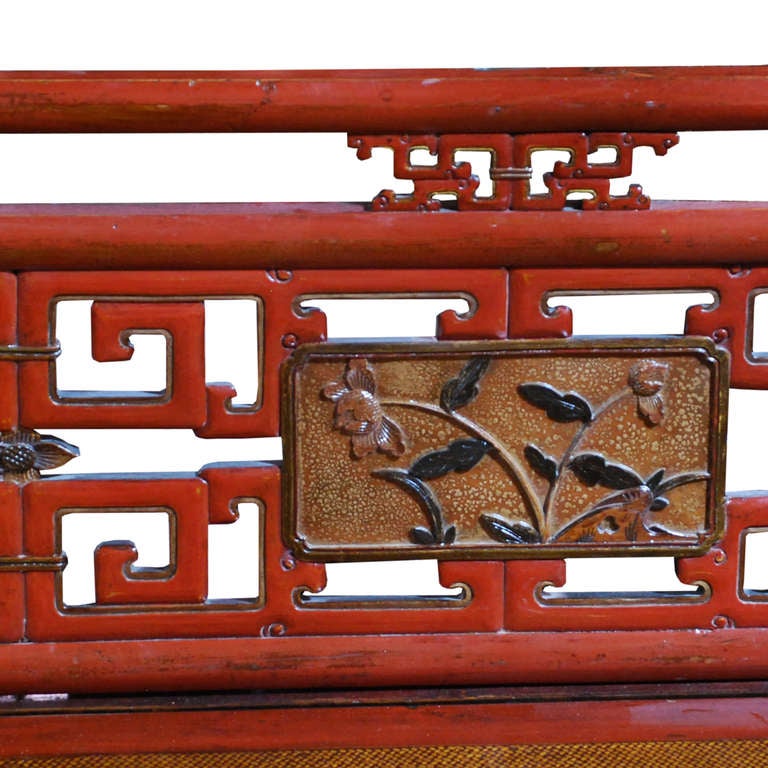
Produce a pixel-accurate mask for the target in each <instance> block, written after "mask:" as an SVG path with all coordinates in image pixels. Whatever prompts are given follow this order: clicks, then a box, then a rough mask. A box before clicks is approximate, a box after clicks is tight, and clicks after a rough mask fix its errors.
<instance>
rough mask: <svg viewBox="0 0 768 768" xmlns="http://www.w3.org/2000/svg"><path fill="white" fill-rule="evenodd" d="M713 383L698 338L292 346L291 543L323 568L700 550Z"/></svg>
mask: <svg viewBox="0 0 768 768" xmlns="http://www.w3.org/2000/svg"><path fill="white" fill-rule="evenodd" d="M726 372H727V361H726V358H725V356H724V355H723V354H722V353H717V352H716V350H715V348H714V347H713V346H712V345H711V344H707V343H706V341H705V340H703V339H700V340H696V339H691V340H687V341H686V342H682V341H678V342H669V343H667V344H663V345H662V344H660V343H659V342H654V341H653V340H650V339H648V340H645V341H635V342H618V343H613V344H611V343H609V342H606V341H600V342H597V341H593V342H590V343H589V344H588V345H585V344H583V343H582V344H562V343H559V344H558V343H556V342H546V343H538V344H536V343H532V342H527V343H519V344H512V343H498V344H495V345H490V344H483V343H476V344H475V343H469V344H461V345H460V344H451V345H440V344H436V345H431V346H424V345H421V346H418V345H409V344H404V345H390V346H389V347H383V346H378V347H371V346H370V345H368V346H362V345H347V346H346V347H339V346H327V345H326V346H322V347H317V346H315V347H307V348H304V349H302V350H301V351H300V353H299V354H298V355H297V356H294V358H293V359H292V362H291V366H290V368H289V369H288V373H287V376H286V379H285V395H286V398H287V400H286V403H285V411H284V413H285V417H286V419H285V427H286V429H287V430H288V434H287V437H288V439H289V440H290V451H289V453H288V455H287V457H286V458H287V473H286V478H287V479H286V488H287V489H288V493H289V501H288V507H287V510H286V525H287V535H289V536H290V537H291V539H292V540H293V541H294V542H295V546H296V547H297V548H298V550H299V551H300V552H302V553H303V554H307V555H309V556H311V557H313V558H322V559H327V558H344V559H348V558H350V557H355V558H371V557H377V558H378V557H384V556H396V557H413V556H430V557H435V556H437V557H449V558H450V557H464V558H472V557H482V558H485V557H490V558H509V557H511V558H514V557H521V556H523V557H537V556H538V557H541V556H550V557H551V556H557V555H561V556H562V555H566V554H567V555H573V554H576V555H587V554H596V553H601V552H602V553H608V552H616V553H617V554H626V553H633V552H640V551H643V550H650V551H655V552H664V551H668V552H672V553H676V554H680V553H682V552H685V551H688V552H695V551H701V550H703V549H705V548H707V547H708V546H709V545H710V544H711V543H712V542H713V541H714V540H715V539H716V536H717V533H718V531H719V530H720V528H721V527H722V517H721V512H722V510H721V502H720V499H721V498H722V488H723V469H724V467H723V461H722V453H723V450H724V447H723V440H724V432H723V428H724V425H725V406H726V399H725V397H726V393H725V390H724V388H723V387H724V384H725V382H726V378H725V375H726Z"/></svg>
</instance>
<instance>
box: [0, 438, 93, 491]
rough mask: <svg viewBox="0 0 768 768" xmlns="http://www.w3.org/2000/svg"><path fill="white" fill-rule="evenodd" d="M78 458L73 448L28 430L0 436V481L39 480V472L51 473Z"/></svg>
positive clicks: (76, 448)
mask: <svg viewBox="0 0 768 768" xmlns="http://www.w3.org/2000/svg"><path fill="white" fill-rule="evenodd" d="M79 455H80V449H79V448H78V447H77V446H76V445H72V444H71V443H68V442H66V441H65V440H60V439H59V438H58V437H53V436H52V435H39V434H38V433H37V432H34V431H33V430H30V429H20V430H18V431H14V432H0V477H1V478H2V479H3V480H7V481H10V482H13V483H26V482H27V481H29V480H33V479H34V478H36V477H39V476H40V470H41V469H53V468H54V467H60V466H61V465H62V464H66V463H67V462H68V461H69V460H70V459H74V458H75V457H77V456H79Z"/></svg>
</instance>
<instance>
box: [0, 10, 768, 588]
mask: <svg viewBox="0 0 768 768" xmlns="http://www.w3.org/2000/svg"><path fill="white" fill-rule="evenodd" d="M708 8H711V10H707V9H708ZM757 8H759V6H758V5H757V4H755V3H747V2H730V3H728V4H727V5H724V4H711V5H709V6H708V5H705V4H702V3H692V2H690V3H689V2H677V3H671V2H668V1H667V2H657V1H654V0H652V1H651V2H644V3H605V4H602V5H601V4H595V3H581V4H580V3H576V2H543V3H529V4H523V3H516V2H511V1H508V2H504V3H491V2H482V1H479V2H473V3H454V2H442V3H434V2H430V3H388V4H381V3H362V2H359V1H358V2H354V3H352V2H312V3H298V2H281V3H277V2H272V3H267V2H255V1H254V2H232V1H230V2H228V1H226V0H220V1H219V2H216V3H213V2H194V1H191V0H186V1H185V2H178V1H176V0H165V1H163V0H153V1H152V2H148V1H147V0H134V1H133V2H130V3H128V2H105V1H104V0H101V1H100V2H83V1H82V0H69V1H68V2H52V1H51V2H34V1H33V0H28V1H26V2H11V0H2V1H1V2H0V69H3V70H24V69H36V70H44V69H73V70H95V69H113V70H121V69H169V70H170V69H173V70H195V69H217V70H221V69H250V70H266V69H302V68H307V69H322V68H399V67H523V66H621V65H638V66H639V65H696V64H723V65H725V64H763V63H765V61H766V56H765V53H764V51H765V36H764V19H763V18H762V14H759V12H758V11H757V10H756V9H757ZM469 128H471V126H470V127H469ZM765 139H766V136H765V135H764V134H758V133H753V134H738V135H736V136H730V137H724V136H722V135H715V134H707V135H685V136H683V139H682V141H681V144H680V146H678V147H676V148H674V149H673V150H672V151H671V152H670V154H669V155H668V156H667V157H664V158H655V157H652V156H650V155H649V154H648V153H643V152H639V153H638V164H637V166H636V173H635V175H634V177H633V179H632V180H633V181H639V182H641V183H642V184H643V185H644V188H645V191H646V192H647V193H648V194H649V195H650V196H651V197H652V198H655V199H663V198H667V199H766V194H767V193H766V189H765V182H764V173H763V166H764V164H765V160H764V158H765V149H764V147H765ZM309 157H311V158H312V160H311V162H308V160H307V159H308V158H309ZM625 183H626V182H622V186H623V185H624V184H625ZM393 185H394V181H393V179H392V178H391V170H390V166H389V163H388V160H387V158H386V157H384V156H383V155H382V154H381V153H379V155H378V156H377V157H375V158H374V159H373V160H369V161H366V162H365V163H360V162H359V161H357V160H356V158H355V156H354V152H353V151H352V150H349V149H347V148H346V145H345V140H344V137H343V136H342V135H340V134H338V135H325V136H316V137H304V138H302V139H301V140H299V139H297V137H295V136H279V135H278V136H268V137H260V136H248V135H222V134H220V135H211V136H195V135H192V136H190V135H185V136H152V137H146V136H68V137H61V136H0V202H84V201H88V202H99V201H109V202H134V201H146V202H152V201H227V200H236V201H244V200H291V199H304V200H323V199H326V200H363V199H369V198H371V197H372V196H373V195H374V194H375V193H376V192H378V190H379V189H381V188H382V187H386V186H393ZM620 190H621V186H620V187H618V188H617V191H620ZM687 303H688V302H686V301H683V302H682V303H678V305H677V307H676V308H672V309H671V310H670V313H671V314H670V315H669V316H667V315H663V314H662V313H661V311H660V305H659V303H658V301H657V300H655V299H654V300H653V303H650V304H649V303H647V302H646V303H645V304H642V305H640V306H638V307H637V308H636V309H635V310H634V313H633V314H628V313H627V312H626V310H627V307H628V305H627V303H626V300H622V304H621V309H622V311H621V315H622V317H628V318H629V319H628V322H629V323H630V325H629V326H628V327H627V328H624V329H618V328H617V327H616V326H615V323H614V320H615V317H612V318H611V322H610V328H611V331H612V332H618V331H619V330H624V331H626V332H643V333H649V332H680V330H681V329H682V313H683V308H684V307H685V306H687ZM76 310H77V308H73V311H76ZM211 310H212V311H214V310H215V308H213V307H212V308H211ZM246 311H247V308H246ZM377 311H381V310H377ZM608 311H609V310H606V309H604V308H602V307H596V305H590V306H588V307H581V308H577V309H576V320H577V323H578V324H579V325H578V327H579V328H580V329H581V330H582V332H595V331H596V332H600V331H601V330H602V331H603V332H605V331H607V328H606V319H605V318H606V317H607V312H608ZM334 312H335V310H334ZM355 312H356V315H355V320H354V323H355V325H356V326H359V324H360V322H361V320H360V310H359V309H356V310H355ZM397 314H398V315H399V316H401V317H403V318H408V319H407V322H406V323H405V326H404V330H403V331H402V333H403V334H405V335H408V334H415V335H428V334H429V333H430V332H431V331H430V328H431V324H432V317H433V316H434V314H435V310H434V308H432V309H429V310H428V311H426V312H423V313H422V315H421V320H420V321H419V322H421V323H422V325H421V326H420V327H419V328H417V329H416V330H414V328H415V326H414V325H413V323H414V322H415V321H414V320H413V319H412V318H410V316H408V315H407V314H406V313H403V312H402V311H398V313H397ZM381 316H382V315H376V314H375V312H374V310H370V317H371V318H372V325H371V326H370V327H371V328H372V329H373V330H372V331H370V332H374V331H375V329H376V326H377V319H376V318H377V317H379V318H380V317H381ZM330 320H331V322H332V323H333V324H334V327H338V328H339V330H333V329H332V333H333V334H334V335H344V334H345V332H346V331H345V327H344V323H345V321H344V320H343V318H341V317H340V316H338V318H337V316H336V315H335V314H333V313H332V315H331V317H330ZM651 321H654V322H656V321H658V326H649V325H648V323H649V322H651ZM237 322H238V323H239V324H240V325H241V326H243V327H245V325H243V323H244V322H246V321H237ZM225 323H226V319H225ZM337 323H338V324H339V325H337ZM766 325H768V323H766ZM230 327H231V326H230ZM86 333H87V331H83V330H82V327H81V325H78V324H77V322H76V321H73V324H72V325H71V327H70V330H69V331H67V330H66V328H64V327H62V328H61V329H60V335H61V336H62V341H63V342H64V347H65V356H64V357H63V358H62V365H64V364H65V361H69V360H72V361H73V362H72V363H71V364H70V365H71V368H70V370H71V371H73V373H72V375H73V376H74V377H75V379H76V378H77V376H78V375H79V376H80V378H81V380H82V382H90V386H93V378H92V377H93V376H94V375H95V372H88V371H86V370H85V369H84V368H83V366H84V365H85V363H84V362H82V361H80V362H77V357H76V356H77V354H78V352H77V345H78V339H80V340H82V339H83V338H86V336H85V334H86ZM223 333H225V334H226V329H225V331H223ZM366 333H368V331H366ZM387 333H388V335H391V334H392V328H391V327H388V328H387ZM65 337H66V338H65ZM756 339H757V342H756V348H758V349H765V350H768V338H766V336H763V335H761V332H760V328H759V327H758V328H757V329H756ZM136 347H137V352H136V358H135V359H134V361H132V362H131V363H129V364H124V365H125V367H129V368H131V369H132V370H135V369H136V368H139V367H141V365H140V363H141V359H140V356H141V355H144V354H146V355H149V356H151V355H152V354H158V353H159V350H158V349H157V348H156V346H155V348H154V351H153V340H152V339H150V338H148V337H144V338H142V339H138V340H137V344H136ZM211 347H212V348H213V347H218V348H219V350H221V349H224V350H226V345H225V344H222V343H221V342H220V343H218V344H211ZM87 352H88V351H87V348H86V349H85V351H84V352H82V354H84V355H86V356H87ZM148 359H149V358H148ZM209 365H210V370H211V371H212V372H214V371H215V373H212V375H211V378H229V379H233V378H236V377H245V378H244V379H243V382H245V379H247V378H248V377H252V376H253V373H254V370H253V367H252V366H251V367H248V366H246V368H247V369H246V370H245V372H243V371H240V370H233V369H232V360H231V359H228V357H227V355H226V354H225V355H224V356H223V359H221V360H219V361H218V362H215V361H211V360H209ZM157 366H158V362H157V359H155V361H154V362H151V361H150V363H149V368H150V371H151V370H152V368H153V367H154V368H155V370H156V369H157ZM78 371H80V373H79V374H78ZM115 375H116V376H117V379H118V381H119V382H120V385H122V386H126V382H127V376H128V374H127V373H125V372H124V371H123V369H120V370H119V371H118V372H117V373H116V374H115ZM82 382H81V383H82ZM145 383H146V382H144V381H140V382H138V383H137V384H136V386H144V385H145ZM76 385H77V384H76V383H75V384H73V385H72V386H76ZM120 385H118V386H120ZM86 386H87V384H86ZM243 386H245V383H243ZM765 403H766V398H765V397H764V395H763V393H737V395H736V396H735V397H734V398H733V400H732V403H731V415H732V419H731V423H732V427H731V433H730V436H729V464H728V482H729V487H730V488H732V489H747V488H763V487H765V486H766V485H768V483H766V481H765V479H764V477H763V467H762V463H763V462H762V459H761V453H762V452H761V451H760V450H759V447H757V445H756V443H755V436H756V435H759V434H765V427H766V426H768V425H767V424H765V423H764V422H765V420H766V417H765V416H764V414H766V413H768V408H766V407H765ZM30 426H36V427H40V428H44V427H45V425H30ZM57 434H59V435H60V436H62V437H65V438H68V439H72V440H73V442H76V443H77V444H79V445H80V447H81V449H82V451H83V458H82V459H79V460H77V462H72V463H71V464H70V465H68V468H67V469H68V470H69V469H70V468H71V470H72V471H79V472H85V471H143V470H152V469H155V470H181V469H185V470H192V471H194V470H195V469H197V468H198V467H199V466H200V465H201V464H202V463H204V462H205V461H211V460H221V459H236V458H251V459H253V458H262V457H265V458H273V457H275V456H276V455H277V454H278V453H279V445H277V444H276V442H275V441H271V442H268V443H266V444H259V445H254V444H253V443H252V441H247V442H243V441H241V442H239V443H238V442H237V441H235V442H234V443H233V442H231V441H230V442H228V443H226V444H224V445H220V444H215V445H214V444H211V443H208V444H206V445H203V446H202V447H201V446H196V445H194V443H195V441H194V440H192V439H191V438H190V436H189V435H188V434H183V435H182V434H166V435H163V436H160V435H156V434H153V435H150V436H147V435H143V436H139V442H138V443H133V444H132V446H133V447H130V448H129V449H128V450H127V451H121V450H119V449H118V448H117V444H118V442H120V443H125V442H126V438H125V437H124V436H120V435H114V434H111V433H106V432H96V433H94V432H93V431H91V432H89V433H86V432H80V433H79V434H75V433H74V432H72V433H65V432H64V431H62V430H58V431H57ZM198 442H199V441H198ZM129 445H131V444H130V443H129ZM246 517H247V515H244V518H243V523H245V518H246ZM78 525H80V528H81V529H83V530H84V528H88V527H90V528H91V534H90V535H89V536H90V538H88V540H87V542H86V547H85V549H84V550H81V551H80V552H79V553H78V554H77V555H75V547H76V544H75V539H74V537H75V536H76V535H78V536H79V535H82V533H83V530H80V531H79V532H77V533H76V532H75V526H73V529H72V532H71V534H70V541H71V544H67V549H68V553H69V554H70V558H71V560H72V563H73V565H72V568H71V569H70V570H71V572H74V568H75V562H76V561H77V562H79V563H81V564H82V567H83V569H84V572H87V571H88V568H89V564H90V554H89V553H90V551H91V550H92V547H93V545H94V543H95V542H97V541H100V540H102V539H103V537H105V536H106V537H107V538H109V537H115V536H119V537H121V538H124V537H131V538H135V539H136V540H137V542H138V543H139V547H140V551H141V553H142V556H143V557H144V558H145V560H144V562H145V563H146V564H158V565H159V564H161V563H162V560H163V558H164V557H167V542H163V536H162V535H160V536H158V535H157V534H156V533H155V532H153V531H152V530H151V529H145V530H144V531H143V532H142V531H139V530H134V528H130V530H127V531H123V530H122V529H121V530H120V531H118V532H111V530H110V532H105V533H103V534H102V533H101V532H95V533H94V532H93V526H92V521H80V523H79V524H78ZM219 527H221V526H219ZM254 530H255V525H254V526H253V527H252V528H249V529H247V530H246V529H242V532H241V533H240V534H239V535H238V536H235V537H232V536H230V539H231V540H230V541H229V543H226V544H225V545H222V546H223V547H224V550H223V551H224V552H225V555H224V556H223V557H222V558H221V561H220V564H219V566H217V567H216V568H215V569H214V571H216V572H218V571H217V569H218V570H219V571H224V570H227V569H226V568H225V565H226V564H229V565H230V566H231V567H230V569H229V576H227V577H226V578H225V580H224V581H225V582H226V583H223V586H221V587H217V588H216V589H220V593H221V595H224V594H231V595H233V596H246V595H248V594H252V591H253V590H254V589H255V588H256V587H255V586H254V584H253V580H254V578H255V577H254V575H253V569H252V566H253V556H252V553H253V546H252V544H253V535H254V534H253V532H254ZM216 535H219V534H218V533H217V534H216ZM238 541H239V543H240V544H242V545H243V546H244V547H245V548H244V549H243V551H242V552H240V553H239V554H237V555H233V554H232V550H231V549H227V547H233V546H235V544H236V543H237V542H238ZM158 543H160V545H161V546H160V547H159V550H157V551H154V550H153V547H154V546H155V545H157V544H158ZM163 546H165V553H164V551H163ZM610 567H611V570H610V572H603V573H602V575H600V576H598V577H596V578H598V581H600V580H601V581H600V583H602V585H603V586H608V587H611V588H619V586H620V583H619V578H620V575H619V571H618V570H617V569H618V566H617V564H616V563H611V566H610ZM249 568H251V570H250V571H249ZM405 568H406V567H405V566H402V565H400V566H398V568H397V575H398V577H402V575H403V574H404V573H406V570H405ZM417 570H418V572H419V573H421V574H423V573H424V571H423V566H417ZM659 572H660V573H661V574H662V575H661V576H660V579H661V581H660V582H658V584H657V586H658V585H661V586H663V585H664V584H668V582H669V580H670V578H671V576H670V573H671V571H670V563H669V562H667V563H665V564H662V566H661V567H660V571H659ZM649 573H650V569H648V568H646V569H645V571H644V576H643V578H642V579H641V581H642V583H639V582H638V580H637V576H636V575H635V576H630V577H629V578H630V581H631V580H632V579H634V582H633V584H634V586H636V587H637V586H643V587H647V586H651V585H650V583H649V581H648V578H649V577H648V574H649ZM79 578H80V577H78V579H79ZM83 578H84V579H85V580H86V581H85V582H84V583H85V584H86V586H84V587H82V588H81V587H79V586H77V584H75V581H73V580H72V579H70V581H69V583H70V587H69V588H70V589H71V590H72V591H71V593H70V598H69V601H70V602H73V603H79V602H82V601H84V600H87V599H88V597H87V595H88V590H89V587H88V586H87V576H83ZM215 578H218V577H215ZM416 578H417V576H415V575H413V572H409V575H408V576H406V577H405V579H402V578H401V581H402V582H403V583H405V584H406V585H407V586H406V587H405V589H406V591H408V590H410V591H415V589H416V588H414V587H413V584H414V583H417V582H414V579H416ZM418 578H425V579H427V580H429V579H432V580H433V581H434V573H432V574H431V575H430V574H429V573H427V574H426V576H418ZM755 578H756V579H757V581H756V582H755V584H756V585H758V584H760V583H762V584H763V586H768V577H766V578H764V579H763V581H762V582H761V581H760V578H761V577H760V575H759V574H758V575H757V576H756V577H755ZM227 579H228V581H227ZM249 579H250V581H249ZM243 581H245V582H246V583H247V584H250V586H246V587H244V590H245V591H244V592H242V593H241V592H238V589H240V586H238V583H242V582H243ZM353 581H355V582H356V583H357V584H358V585H359V584H361V583H362V582H361V581H360V579H359V577H355V579H354V580H353ZM380 581H381V580H380ZM383 581H384V582H386V583H385V584H384V586H381V584H379V588H381V589H383V590H384V591H393V590H397V589H400V588H401V587H400V586H398V585H397V583H395V575H393V573H392V572H390V573H389V574H388V575H387V576H386V577H383ZM78 583H79V582H78ZM233 584H234V585H235V586H232V585H233ZM373 588H375V585H374V586H372V585H371V582H365V586H363V587H362V589H373ZM660 588H661V587H660ZM339 589H340V590H341V591H344V590H346V589H350V587H349V582H347V586H346V587H340V588H339ZM424 589H429V587H424ZM78 590H80V591H78ZM217 594H218V593H217Z"/></svg>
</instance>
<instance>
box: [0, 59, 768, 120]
mask: <svg viewBox="0 0 768 768" xmlns="http://www.w3.org/2000/svg"><path fill="white" fill-rule="evenodd" d="M759 128H768V67H765V66H760V67H687V68H686V67H658V68H647V67H646V68H643V67H637V68H588V69H497V70H399V71H398V70H395V71H392V70H389V71H385V70H371V71H353V70H349V71H317V72H301V71H296V72H278V71H274V72H269V71H266V72H89V73H82V72H5V73H0V132H19V133H24V132H72V133H77V132H158V131H159V132H168V131H171V132H173V131H184V132H199V131H202V132H208V131H215V132H220V131H223V132H228V131H349V132H354V133H391V132H410V133H414V132H449V131H453V132H461V133H466V132H472V131H474V132H517V133H519V132H538V131H579V130H592V131H622V130H633V131H675V130H678V131H686V130H727V129H759Z"/></svg>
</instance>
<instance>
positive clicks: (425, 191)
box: [348, 132, 679, 211]
mask: <svg viewBox="0 0 768 768" xmlns="http://www.w3.org/2000/svg"><path fill="white" fill-rule="evenodd" d="M678 141H679V137H678V135H677V134H675V133H626V132H616V133H530V134H518V135H511V134H505V133H498V134H481V133H473V134H442V135H437V134H427V135H369V136H362V135H350V136H349V139H348V143H349V146H350V147H353V148H355V149H356V150H357V156H358V158H359V159H360V160H366V159H368V158H370V157H371V152H372V150H373V149H375V148H378V147H386V148H389V149H391V150H392V151H393V154H394V158H393V159H394V176H395V178H397V179H407V180H409V181H412V182H413V187H414V189H413V193H412V194H396V193H395V192H394V191H393V190H391V189H384V190H382V191H381V192H379V194H378V195H376V197H375V198H374V199H373V201H372V202H371V209H372V210H374V211H385V210H390V211H395V210H397V211H438V210H440V209H441V207H443V203H442V202H441V199H445V198H446V197H448V198H454V199H455V207H456V208H458V210H460V211H462V210H497V211H503V210H507V209H510V208H511V209H515V210H562V209H563V208H565V207H566V206H569V205H570V206H577V207H580V208H582V209H584V210H596V209H600V210H637V209H643V208H649V207H650V204H651V200H650V198H649V197H648V196H647V195H646V194H644V193H643V189H642V187H641V186H640V185H639V184H630V185H629V188H628V191H627V193H626V194H625V195H613V194H611V189H610V182H611V179H620V178H623V177H626V176H629V175H630V174H631V173H632V153H633V152H634V150H635V148H636V147H651V148H652V149H653V151H654V152H655V153H656V154H657V155H665V154H666V153H667V151H668V150H669V149H671V148H672V147H674V146H675V145H676V144H677V143H678ZM601 148H607V149H609V150H613V152H614V159H613V161H612V162H594V158H593V157H592V156H593V154H594V153H595V152H597V151H598V150H599V149H601ZM415 150H427V151H428V153H429V154H430V155H431V156H433V157H434V158H435V160H434V163H432V164H429V165H418V164H416V163H413V161H412V153H413V152H414V151H415ZM459 150H470V151H487V152H490V154H491V166H490V179H491V181H492V183H493V192H492V194H491V195H489V196H481V195H478V187H479V185H480V179H479V178H478V176H477V175H476V173H473V169H472V164H471V163H470V162H466V161H457V159H456V152H457V151H459ZM542 150H561V151H565V152H567V153H568V155H569V160H568V161H567V162H562V161H557V162H555V163H554V164H553V167H552V170H551V171H548V172H546V173H544V174H543V179H542V180H543V183H544V186H545V187H546V190H547V191H546V193H536V194H533V193H532V192H531V179H532V177H533V168H532V167H531V156H532V154H533V153H534V152H537V151H542ZM576 198H583V199H578V200H577V199H576Z"/></svg>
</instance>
